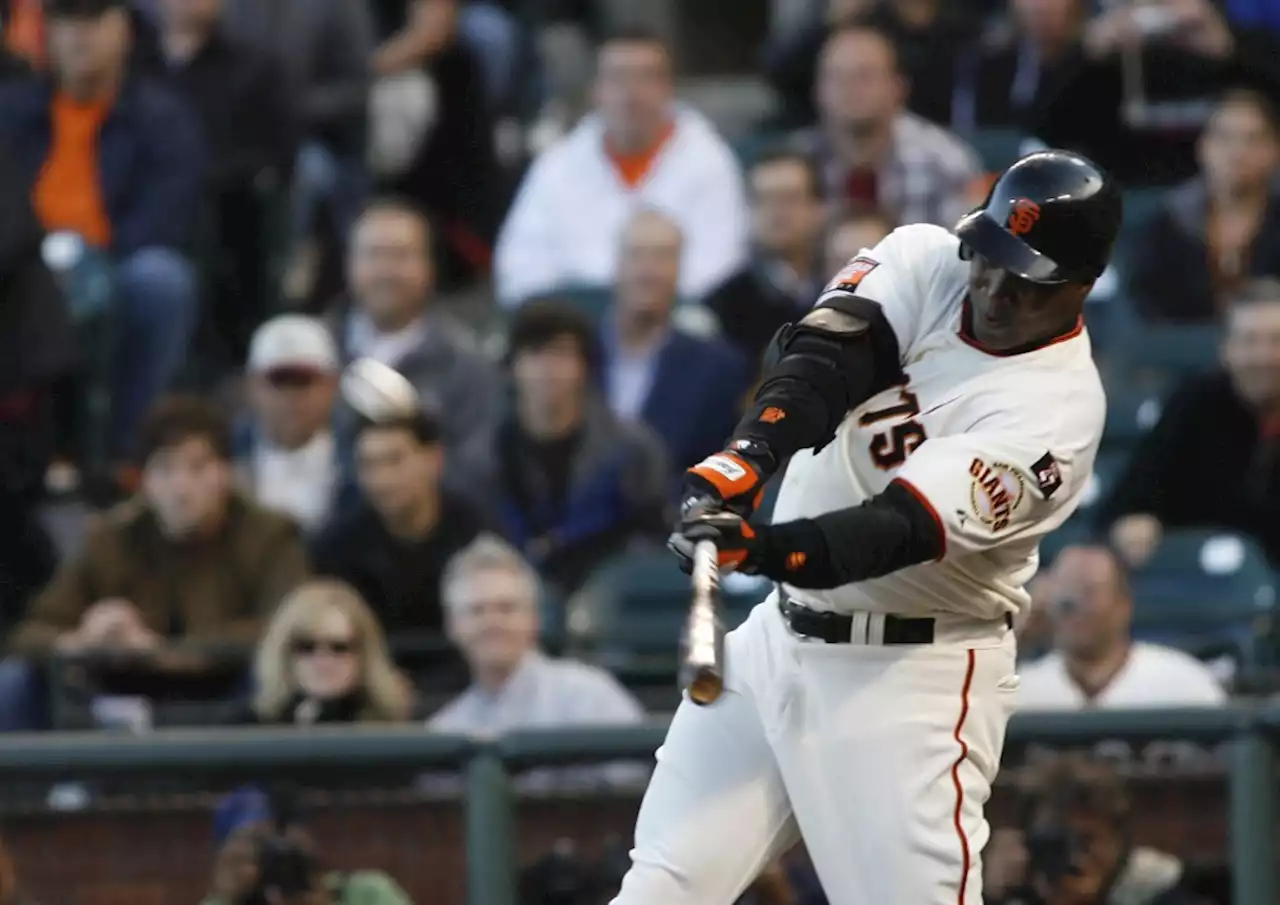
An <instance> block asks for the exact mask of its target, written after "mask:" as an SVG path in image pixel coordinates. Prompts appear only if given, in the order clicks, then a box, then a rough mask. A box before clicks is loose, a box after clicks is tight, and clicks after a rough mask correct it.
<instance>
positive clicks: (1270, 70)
mask: <svg viewBox="0 0 1280 905" xmlns="http://www.w3.org/2000/svg"><path fill="white" fill-rule="evenodd" d="M1233 36H1234V37H1235V40H1236V52H1235V53H1233V54H1232V55H1231V57H1230V58H1229V59H1227V60H1212V59H1208V58H1205V57H1200V56H1196V55H1193V54H1190V53H1187V52H1185V51H1183V50H1180V49H1178V48H1175V47H1171V46H1168V45H1164V44H1160V43H1150V44H1147V45H1145V46H1144V47H1143V49H1142V54H1141V67H1142V73H1143V87H1144V89H1145V92H1146V99H1147V102H1148V104H1149V105H1150V106H1151V107H1152V108H1153V112H1154V115H1155V119H1154V120H1153V122H1152V123H1151V124H1149V125H1148V124H1134V123H1131V122H1128V121H1126V119H1125V103H1124V101H1125V95H1124V87H1123V86H1124V75H1123V69H1122V65H1121V59H1120V58H1119V57H1118V56H1112V57H1108V58H1106V59H1102V60H1096V61H1090V62H1086V63H1084V64H1083V65H1081V66H1080V67H1079V68H1078V69H1077V70H1076V72H1075V74H1074V75H1073V76H1072V77H1071V78H1069V79H1068V80H1066V82H1065V83H1064V84H1063V85H1062V87H1061V90H1060V91H1059V92H1058V93H1057V94H1056V95H1055V96H1054V98H1053V100H1052V101H1051V102H1050V103H1048V104H1047V105H1045V106H1044V107H1043V108H1042V110H1041V116H1040V118H1039V121H1038V122H1037V123H1035V127H1034V129H1033V132H1034V134H1035V135H1036V137H1038V138H1040V139H1041V140H1043V141H1044V142H1045V143H1046V144H1048V145H1050V146H1051V147H1055V148H1070V149H1071V150H1073V151H1079V152H1081V153H1083V154H1085V155H1087V156H1089V157H1090V158H1092V159H1093V160H1096V161H1097V162H1098V163H1099V164H1101V165H1102V166H1104V167H1106V168H1107V169H1108V170H1109V171H1110V173H1111V175H1112V176H1114V177H1115V178H1116V179H1118V180H1119V181H1120V183H1121V185H1124V186H1126V187H1130V188H1132V187H1136V186H1165V185H1174V184H1176V183H1178V182H1181V181H1183V180H1184V179H1190V178H1191V177H1192V176H1194V175H1195V174H1196V170H1197V166H1196V151H1195V145H1196V139H1197V137H1198V136H1199V135H1200V131H1201V129H1202V127H1203V126H1204V123H1205V121H1206V120H1207V119H1208V117H1209V113H1210V111H1211V110H1212V108H1213V105H1214V103H1215V102H1216V99H1217V96H1218V95H1219V94H1221V93H1222V92H1223V91H1224V90H1226V89H1227V88H1230V87H1236V86H1241V85H1246V86H1249V87H1252V88H1255V89H1257V90H1259V91H1262V92H1263V93H1264V94H1267V95H1269V96H1271V97H1272V98H1276V97H1280V49H1277V43H1276V39H1275V37H1274V36H1273V35H1271V34H1270V33H1268V32H1266V31H1261V30H1258V31H1250V30H1246V29H1233Z"/></svg>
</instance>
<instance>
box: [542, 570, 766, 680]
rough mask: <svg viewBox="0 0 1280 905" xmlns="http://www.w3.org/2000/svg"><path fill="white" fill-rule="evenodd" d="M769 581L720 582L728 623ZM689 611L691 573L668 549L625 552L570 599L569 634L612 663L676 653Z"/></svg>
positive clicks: (574, 642)
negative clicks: (685, 571)
mask: <svg viewBox="0 0 1280 905" xmlns="http://www.w3.org/2000/svg"><path fill="white" fill-rule="evenodd" d="M767 590H768V581H767V580H762V579H756V578H753V577H751V576H734V575H727V576H725V577H724V579H723V580H722V581H721V595H722V598H723V601H724V609H725V619H726V622H727V623H728V624H729V626H730V627H733V626H736V625H738V624H739V623H741V621H742V620H743V619H744V618H745V617H746V613H747V612H748V611H749V610H750V608H751V607H752V606H754V605H755V604H756V603H758V602H759V601H760V600H762V599H764V597H765V594H766V592H767ZM688 611H689V576H687V575H685V574H684V573H683V572H681V571H680V566H679V563H678V561H677V560H676V558H675V556H673V555H672V554H671V553H670V552H668V551H666V550H652V551H644V552H637V553H629V554H626V555H623V556H621V557H619V558H617V559H615V560H613V561H612V562H609V563H606V564H605V565H604V566H602V567H601V568H600V570H599V571H598V572H597V573H596V574H595V575H594V576H593V577H592V579H591V580H590V581H589V582H588V584H587V587H586V589H585V590H584V591H583V592H582V593H580V594H579V595H577V596H576V598H575V599H574V600H573V601H571V602H570V605H569V615H568V624H567V629H568V635H569V639H570V643H571V646H572V647H573V648H574V649H580V648H583V647H588V648H593V649H595V650H596V651H597V652H598V653H599V654H601V655H602V656H603V658H604V659H606V660H607V661H610V662H625V660H626V659H627V658H629V657H631V656H634V655H640V656H645V655H664V656H671V657H674V655H675V653H676V651H677V649H678V646H679V642H680V631H681V628H682V627H683V625H684V621H685V617H686V616H687V614H688Z"/></svg>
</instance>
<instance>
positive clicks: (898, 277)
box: [773, 224, 1106, 619]
mask: <svg viewBox="0 0 1280 905" xmlns="http://www.w3.org/2000/svg"><path fill="white" fill-rule="evenodd" d="M968 276H969V265H968V264H967V263H966V262H964V261H962V260H961V259H960V256H959V240H958V239H956V237H955V236H954V235H952V234H951V233H950V232H948V231H947V230H944V229H942V228H941V227H937V226H931V225H926V224H916V225H912V226H904V227H900V228H898V229H896V230H894V231H893V233H891V234H890V235H889V236H888V237H887V238H885V239H884V241H882V242H881V243H880V244H879V245H877V246H876V247H875V248H874V249H872V250H870V251H864V252H862V253H861V254H860V255H859V256H858V257H856V258H854V259H853V260H852V261H851V262H850V263H849V264H848V265H846V267H845V268H844V270H842V271H841V272H840V274H838V275H837V276H836V278H835V279H833V280H832V281H831V283H830V284H829V285H828V287H827V290H826V292H825V293H824V295H823V296H822V298H823V299H826V298H829V297H831V296H833V295H838V294H839V295H852V296H854V297H857V298H861V299H867V300H870V301H873V302H875V303H878V304H879V306H880V307H881V309H882V310H883V311H884V314H885V317H886V319H887V321H888V323H889V325H890V327H892V329H893V332H894V334H895V335H896V336H897V340H898V348H899V352H900V354H901V362H902V365H903V368H904V370H905V372H906V375H907V383H906V385H905V386H901V387H895V388H892V389H889V390H886V391H884V392H883V393H880V394H878V395H876V396H873V397H872V398H871V399H869V400H867V401H866V402H865V403H863V404H862V405H860V406H858V407H857V408H856V409H854V410H853V411H851V412H850V413H849V414H848V415H847V416H846V418H845V420H844V422H843V423H842V424H841V425H840V427H839V429H838V430H837V433H836V439H835V440H834V441H833V442H832V443H830V444H829V445H827V446H826V447H825V448H823V449H822V450H821V451H820V452H818V453H814V452H813V451H812V450H805V451H803V452H800V453H797V454H796V455H795V456H794V457H793V458H792V460H791V464H790V465H789V466H788V468H787V472H786V477H785V478H784V480H783V483H782V487H781V488H780V490H779V494H778V501H777V505H776V506H775V509H774V515H773V519H774V521H777V522H784V521H789V520H792V519H798V518H812V517H814V516H817V515H821V514H822V513H825V512H830V511H832V510H835V509H844V508H846V507H851V506H857V505H859V504H860V503H862V502H863V501H865V500H867V499H870V498H871V497H874V496H876V495H877V494H879V493H881V492H882V491H883V490H884V489H885V488H886V487H887V486H888V485H889V483H890V482H891V481H897V482H899V483H900V484H902V485H903V486H904V487H905V488H906V489H908V490H909V491H910V492H911V493H913V494H914V495H915V496H916V497H917V498H918V499H919V500H921V501H922V502H923V503H925V505H926V506H928V507H929V509H930V510H931V513H932V515H933V517H934V518H935V520H936V521H937V522H938V524H939V526H940V527H941V529H942V530H943V532H944V534H945V536H946V549H945V552H944V554H943V556H942V559H941V560H940V561H938V562H932V563H922V564H920V565H916V566H911V567H909V568H906V569H903V570H901V571H898V572H895V573H893V574H891V575H886V576H884V577H882V578H877V579H872V580H870V581H864V582H859V583H855V584H848V585H844V586H843V587H839V588H835V589H832V590H829V591H813V590H804V589H800V588H790V587H788V589H787V590H788V593H790V594H791V595H792V596H794V597H795V599H797V600H798V601H800V602H802V603H805V604H807V605H809V606H812V607H814V608H816V609H835V610H838V611H840V612H853V611H858V610H862V611H869V612H885V613H899V614H906V615H913V616H920V615H929V614H934V613H958V614H962V615H968V616H974V617H977V618H981V619H995V618H998V617H1000V616H1001V615H1003V614H1005V613H1010V612H1018V611H1020V610H1021V609H1022V608H1023V607H1025V606H1026V605H1027V604H1028V603H1029V597H1028V595H1027V592H1026V591H1025V590H1024V586H1025V585H1026V584H1027V582H1028V581H1030V579H1031V577H1032V576H1033V575H1034V574H1035V571H1036V568H1037V566H1038V563H1039V556H1038V548H1039V543H1040V539H1041V538H1042V537H1043V536H1044V535H1045V534H1047V533H1048V532H1050V531H1052V530H1053V529H1054V528H1056V527H1058V526H1059V525H1061V524H1062V523H1063V522H1064V521H1066V519H1067V517H1068V516H1069V515H1070V514H1071V513H1072V512H1073V511H1074V510H1075V508H1076V506H1077V505H1078V504H1079V502H1080V498H1081V495H1082V494H1083V493H1084V488H1085V485H1086V484H1087V482H1088V479H1089V475H1090V473H1091V472H1092V470H1093V460H1094V458H1095V456H1096V455H1097V451H1098V442H1099V440H1100V438H1101V436H1102V424H1103V420H1104V416H1105V410H1106V400H1105V397H1104V395H1103V391H1102V381H1101V379H1100V378H1099V376H1098V371H1097V368H1096V367H1094V364H1093V358H1092V354H1091V351H1090V346H1089V338H1088V335H1087V333H1086V332H1085V329H1084V325H1083V323H1081V324H1079V325H1077V327H1076V329H1075V330H1073V331H1072V332H1071V333H1069V334H1067V335H1066V336H1063V337H1060V338H1059V339H1058V340H1056V341H1054V342H1052V343H1050V344H1048V345H1045V346H1042V347H1040V348H1038V349H1036V350H1033V351H1029V352H1024V353H1021V354H1017V355H1002V354H999V353H991V352H988V351H984V350H983V349H982V347H981V345H980V344H979V343H977V341H976V340H974V339H972V338H971V337H969V336H968V334H967V333H964V332H963V330H962V323H963V317H964V300H965V297H966V295H967V291H968Z"/></svg>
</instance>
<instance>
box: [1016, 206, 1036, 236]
mask: <svg viewBox="0 0 1280 905" xmlns="http://www.w3.org/2000/svg"><path fill="white" fill-rule="evenodd" d="M1039 219H1040V205H1038V204H1036V203H1035V202H1034V201H1032V200H1031V199H1029V198H1020V199H1019V200H1017V201H1015V202H1014V203H1013V211H1012V212H1011V213H1010V214H1009V232H1011V233H1013V234H1014V235H1015V236H1021V235H1025V234H1026V233H1029V232H1031V227H1033V226H1035V225H1036V221H1037V220H1039Z"/></svg>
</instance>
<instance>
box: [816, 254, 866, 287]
mask: <svg viewBox="0 0 1280 905" xmlns="http://www.w3.org/2000/svg"><path fill="white" fill-rule="evenodd" d="M879 266H880V262H879V261H877V260H875V259H874V258H871V257H868V256H867V255H858V256H857V257H856V258H854V259H853V260H852V261H850V262H849V263H848V264H846V265H844V267H842V268H840V272H839V273H837V274H836V275H835V276H834V277H832V278H831V282H830V283H828V284H827V288H826V289H825V290H824V291H825V292H830V291H831V290H833V289H843V290H845V291H846V292H853V291H854V290H855V289H857V288H858V284H859V283H861V282H862V281H863V280H864V279H865V278H866V276H867V274H869V273H870V272H871V271H873V270H875V269H876V268H877V267H879Z"/></svg>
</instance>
